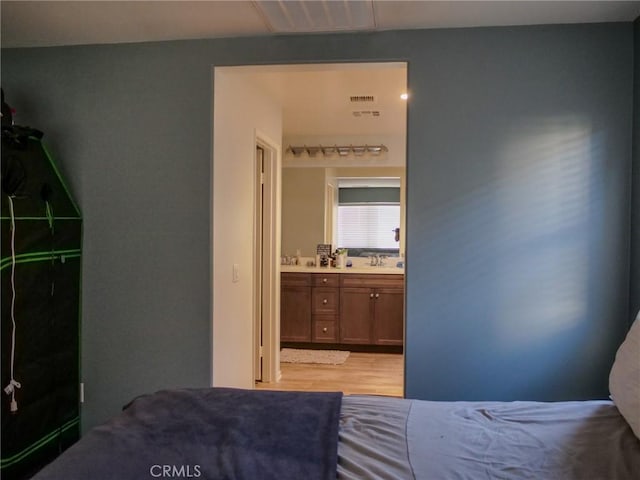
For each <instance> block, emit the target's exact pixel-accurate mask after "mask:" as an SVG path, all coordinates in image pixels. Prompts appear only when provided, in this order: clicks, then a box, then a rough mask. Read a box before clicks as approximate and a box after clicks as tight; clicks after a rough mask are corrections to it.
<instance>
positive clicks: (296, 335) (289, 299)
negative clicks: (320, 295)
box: [280, 286, 311, 342]
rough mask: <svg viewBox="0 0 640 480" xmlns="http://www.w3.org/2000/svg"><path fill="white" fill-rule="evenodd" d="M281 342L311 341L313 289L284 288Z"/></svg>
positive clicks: (281, 301) (281, 312) (281, 298)
mask: <svg viewBox="0 0 640 480" xmlns="http://www.w3.org/2000/svg"><path fill="white" fill-rule="evenodd" d="M280 341H282V342H310V341H311V287H290V286H283V287H282V290H281V293H280Z"/></svg>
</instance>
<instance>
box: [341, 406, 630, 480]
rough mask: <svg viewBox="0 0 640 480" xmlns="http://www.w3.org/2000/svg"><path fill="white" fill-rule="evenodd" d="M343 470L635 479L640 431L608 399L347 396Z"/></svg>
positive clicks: (427, 477)
mask: <svg viewBox="0 0 640 480" xmlns="http://www.w3.org/2000/svg"><path fill="white" fill-rule="evenodd" d="M338 478H342V479H349V480H356V479H420V480H422V479H424V480H439V479H443V480H456V479H472V480H482V479H501V480H525V479H535V480H540V479H544V480H554V479H558V480H560V479H562V480H585V479H589V480H614V479H616V480H626V479H629V480H632V479H638V478H640V440H638V438H636V437H635V435H634V434H633V432H632V431H631V428H630V427H629V426H628V424H627V423H626V422H625V420H624V418H623V417H622V416H621V415H620V413H619V412H618V410H617V409H616V407H615V405H613V403H612V402H609V401H583V402H555V403H545V402H429V401H422V400H404V399H394V398H385V397H371V396H345V397H344V398H343V401H342V410H341V417H340V430H339V443H338Z"/></svg>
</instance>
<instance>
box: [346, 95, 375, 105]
mask: <svg viewBox="0 0 640 480" xmlns="http://www.w3.org/2000/svg"><path fill="white" fill-rule="evenodd" d="M349 101H350V102H351V103H375V101H376V97H374V96H373V95H351V96H350V97H349Z"/></svg>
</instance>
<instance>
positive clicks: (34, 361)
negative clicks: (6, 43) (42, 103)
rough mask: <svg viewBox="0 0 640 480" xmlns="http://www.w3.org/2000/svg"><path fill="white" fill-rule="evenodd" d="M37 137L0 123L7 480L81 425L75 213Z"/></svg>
mask: <svg viewBox="0 0 640 480" xmlns="http://www.w3.org/2000/svg"><path fill="white" fill-rule="evenodd" d="M41 137H42V133H41V132H38V131H37V130H33V129H30V128H25V127H15V126H12V127H4V126H3V129H2V233H1V235H2V236H1V241H2V243H1V249H2V259H1V263H0V271H1V274H2V331H1V333H2V385H1V388H2V389H5V387H7V386H9V385H10V384H11V380H12V375H13V379H14V380H15V382H18V383H19V384H20V387H19V388H17V387H16V384H15V383H14V384H13V385H14V393H13V395H12V394H7V393H6V392H5V391H0V395H1V396H2V438H1V440H2V446H1V449H2V457H1V463H0V473H1V476H2V478H3V479H4V480H7V479H22V478H27V477H28V476H30V475H32V474H33V473H35V472H36V471H37V470H39V469H40V468H41V467H42V466H44V465H45V464H46V463H48V462H49V461H51V460H52V459H53V458H54V457H55V456H57V455H58V454H59V453H60V452H61V451H62V450H64V449H65V448H67V447H68V446H69V445H71V444H72V443H74V442H75V441H76V440H77V439H78V437H79V430H80V428H79V427H80V416H79V415H80V408H79V378H80V371H79V370H80V368H79V326H80V325H79V324H80V273H81V262H80V261H81V254H82V249H81V248H82V247H81V244H82V218H81V215H80V211H79V209H78V208H77V206H76V205H75V203H74V202H73V199H72V198H71V196H70V195H69V191H68V190H67V188H66V186H65V184H64V182H63V180H62V177H61V176H60V173H59V172H58V169H57V168H56V165H55V164H54V162H53V160H52V158H51V156H50V155H49V154H48V152H47V150H46V149H45V147H44V146H43V144H42V142H41ZM12 224H13V225H15V228H12ZM14 325H15V327H14ZM14 333H15V343H14V342H13V338H14ZM12 357H13V360H12ZM12 363H13V373H12V368H11V367H12ZM13 398H15V406H16V407H17V410H15V411H12V408H11V407H12V399H13Z"/></svg>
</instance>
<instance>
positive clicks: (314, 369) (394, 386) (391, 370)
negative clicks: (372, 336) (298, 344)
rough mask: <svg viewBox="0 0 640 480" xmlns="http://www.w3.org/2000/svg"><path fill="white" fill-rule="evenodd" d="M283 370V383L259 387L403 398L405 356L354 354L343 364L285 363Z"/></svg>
mask: <svg viewBox="0 0 640 480" xmlns="http://www.w3.org/2000/svg"><path fill="white" fill-rule="evenodd" d="M280 368H281V370H282V379H281V380H280V381H279V382H271V383H263V382H256V388H262V389H266V390H300V391H312V392H318V391H332V392H335V391H341V392H344V393H345V394H347V395H348V394H369V395H387V396H393V397H402V396H403V370H404V361H403V356H402V355H401V354H393V353H358V352H351V354H350V355H349V358H347V361H346V362H345V363H343V364H342V365H318V364H302V363H282V364H281V367H280Z"/></svg>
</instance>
